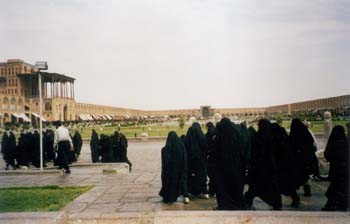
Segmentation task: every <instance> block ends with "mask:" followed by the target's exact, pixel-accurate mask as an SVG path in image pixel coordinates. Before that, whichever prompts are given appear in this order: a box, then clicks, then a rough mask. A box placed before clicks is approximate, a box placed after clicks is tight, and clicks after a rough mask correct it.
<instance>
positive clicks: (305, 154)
mask: <svg viewBox="0 0 350 224" xmlns="http://www.w3.org/2000/svg"><path fill="white" fill-rule="evenodd" d="M289 144H290V147H291V150H292V152H293V154H294V158H295V164H294V169H295V170H296V172H297V180H296V184H297V186H298V187H300V186H302V185H304V184H305V183H306V182H307V181H308V180H309V175H310V174H312V173H313V170H314V166H315V165H316V164H315V159H314V157H315V156H316V155H315V153H314V150H313V146H314V140H313V138H312V135H311V134H310V132H309V130H308V129H307V127H306V126H305V125H304V124H303V122H302V121H301V120H300V119H298V118H294V119H293V120H292V124H291V129H290V134H289Z"/></svg>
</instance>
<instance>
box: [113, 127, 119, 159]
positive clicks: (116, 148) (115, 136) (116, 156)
mask: <svg viewBox="0 0 350 224" xmlns="http://www.w3.org/2000/svg"><path fill="white" fill-rule="evenodd" d="M111 144H112V153H113V160H114V161H115V162H120V160H121V159H120V150H119V133H118V132H117V131H115V132H114V134H113V135H111Z"/></svg>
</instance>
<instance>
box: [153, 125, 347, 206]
mask: <svg viewBox="0 0 350 224" xmlns="http://www.w3.org/2000/svg"><path fill="white" fill-rule="evenodd" d="M206 127H207V133H206V134H205V135H204V134H203V132H202V130H201V127H200V125H199V124H198V123H193V125H192V126H191V127H190V128H189V130H188V132H187V134H186V136H181V137H180V138H179V137H178V136H177V134H176V133H175V132H170V133H169V134H168V138H167V141H166V144H165V146H164V147H163V149H162V152H161V157H162V173H161V180H162V188H161V191H160V193H159V194H160V196H162V198H163V201H164V202H165V203H172V202H175V201H177V198H178V197H179V196H180V195H183V196H184V202H189V199H188V197H189V195H190V194H191V195H194V196H201V197H204V198H208V194H210V195H212V196H214V195H215V196H216V201H217V209H218V210H246V209H249V208H251V207H252V205H253V201H254V198H255V197H259V198H260V199H262V200H263V201H264V202H265V203H267V204H268V205H270V206H271V207H272V208H273V209H274V210H281V209H282V197H281V195H286V196H289V197H291V199H292V203H291V206H292V207H295V208H296V207H298V205H299V203H300V197H299V195H298V192H297V190H298V189H299V188H300V187H303V188H304V196H306V197H310V196H311V188H310V185H309V184H308V182H309V177H310V175H311V174H314V173H315V172H317V171H318V163H317V161H318V160H317V158H315V157H316V155H315V152H314V139H313V137H312V135H311V133H310V131H309V130H308V128H307V127H306V126H305V124H304V123H303V122H302V121H301V120H300V119H298V118H295V119H293V120H292V123H291V129H290V133H289V135H288V133H287V132H286V130H285V129H284V128H283V127H282V126H280V125H279V124H277V123H271V122H270V121H269V120H267V119H261V120H259V122H258V130H257V131H256V130H255V129H254V128H253V127H249V128H247V127H246V125H245V124H234V123H233V122H231V121H230V120H229V119H228V118H223V119H222V120H221V121H220V122H218V123H217V124H216V126H214V124H213V123H211V122H209V123H208V124H207V125H206ZM325 158H326V159H327V161H329V162H330V171H329V178H328V179H329V180H330V182H331V183H330V186H329V188H328V190H327V192H326V196H327V198H328V201H327V204H326V205H325V206H324V208H323V210H327V211H345V210H349V201H350V197H349V168H350V167H349V134H348V136H346V134H345V129H344V127H342V126H335V127H334V128H333V131H332V133H331V136H330V138H329V140H328V143H327V146H326V149H325ZM207 177H208V178H207ZM207 179H209V183H208V181H207ZM207 183H208V185H209V186H208V185H207ZM245 184H247V185H248V188H247V189H248V190H247V191H246V192H245V191H244V185H245Z"/></svg>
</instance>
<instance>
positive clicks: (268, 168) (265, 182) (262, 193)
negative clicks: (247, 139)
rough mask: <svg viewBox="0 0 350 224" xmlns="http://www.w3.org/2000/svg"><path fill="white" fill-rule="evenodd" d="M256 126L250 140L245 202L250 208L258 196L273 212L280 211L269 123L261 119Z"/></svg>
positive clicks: (279, 197)
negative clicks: (255, 131)
mask: <svg viewBox="0 0 350 224" xmlns="http://www.w3.org/2000/svg"><path fill="white" fill-rule="evenodd" d="M258 126H259V129H258V132H257V133H256V135H255V136H254V137H253V140H252V151H251V161H250V163H251V169H250V170H249V181H250V183H249V190H248V192H246V194H245V198H246V202H247V204H248V206H252V204H253V200H254V198H255V197H256V196H258V197H259V198H261V199H262V200H263V201H264V202H265V203H267V204H268V205H270V206H272V207H273V209H274V210H281V209H282V198H281V194H280V190H279V186H278V167H277V164H276V159H275V157H274V155H273V153H272V133H271V123H270V121H269V120H267V119H261V120H260V121H259V124H258Z"/></svg>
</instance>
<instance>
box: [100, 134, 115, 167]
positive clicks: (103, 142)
mask: <svg viewBox="0 0 350 224" xmlns="http://www.w3.org/2000/svg"><path fill="white" fill-rule="evenodd" d="M100 147H101V162H102V163H111V162H113V152H112V144H111V139H110V137H109V136H107V135H104V134H101V139H100Z"/></svg>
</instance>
